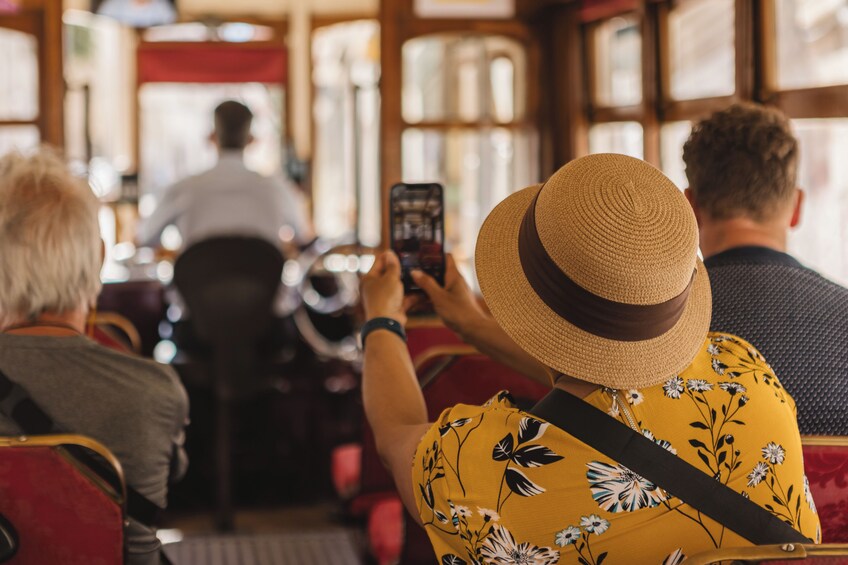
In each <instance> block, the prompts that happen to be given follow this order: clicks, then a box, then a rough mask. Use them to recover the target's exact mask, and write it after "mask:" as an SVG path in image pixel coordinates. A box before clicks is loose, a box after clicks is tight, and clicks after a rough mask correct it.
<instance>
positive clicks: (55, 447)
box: [0, 435, 124, 565]
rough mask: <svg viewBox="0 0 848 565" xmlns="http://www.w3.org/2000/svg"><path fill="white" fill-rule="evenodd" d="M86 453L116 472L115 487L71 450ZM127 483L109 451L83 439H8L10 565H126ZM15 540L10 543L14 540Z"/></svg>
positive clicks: (4, 498)
mask: <svg viewBox="0 0 848 565" xmlns="http://www.w3.org/2000/svg"><path fill="white" fill-rule="evenodd" d="M68 446H81V447H84V448H86V449H87V450H88V451H90V452H92V453H94V454H97V455H98V456H99V457H100V458H101V459H102V460H103V461H105V462H106V464H107V465H108V466H109V467H110V468H111V470H112V471H113V472H114V477H111V478H110V480H109V481H107V480H104V479H103V478H101V477H100V476H99V475H98V474H96V473H95V472H94V471H92V470H91V469H89V468H87V467H85V466H84V465H83V464H81V463H80V462H78V461H76V460H75V459H73V458H72V457H71V456H70V455H69V454H68V452H67V451H66V450H65V449H64V448H65V447H68ZM123 500H124V479H123V472H122V470H121V466H120V463H119V462H118V460H117V459H115V456H114V455H112V454H111V453H110V452H109V450H108V449H106V448H105V447H104V446H103V445H101V444H99V443H97V442H95V441H94V440H91V439H89V438H86V437H83V436H75V435H55V436H34V437H29V438H0V513H2V517H3V518H5V522H6V524H3V525H2V527H0V532H2V536H3V539H0V546H4V545H6V543H8V542H9V541H10V538H11V544H13V545H14V546H16V548H17V549H16V552H15V553H14V554H13V555H12V556H11V557H8V558H7V559H5V560H0V562H2V563H10V564H12V565H44V564H46V563H68V562H69V557H72V559H71V560H72V561H73V562H74V563H97V564H98V565H120V564H121V563H123V520H124V511H123ZM6 535H9V538H6Z"/></svg>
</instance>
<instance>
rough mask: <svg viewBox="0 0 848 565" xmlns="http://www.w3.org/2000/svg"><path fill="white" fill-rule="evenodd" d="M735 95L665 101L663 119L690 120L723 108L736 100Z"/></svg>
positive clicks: (674, 120) (673, 120) (671, 120)
mask: <svg viewBox="0 0 848 565" xmlns="http://www.w3.org/2000/svg"><path fill="white" fill-rule="evenodd" d="M736 101H737V98H736V96H735V95H731V96H718V97H716V98H699V99H697V100H674V101H668V102H666V105H665V108H663V112H662V114H663V118H664V120H665V121H669V122H676V121H680V120H692V119H696V118H699V117H702V116H705V115H707V114H710V113H712V112H715V111H717V110H723V109H724V108H726V107H727V106H728V105H730V104H732V103H733V102H736Z"/></svg>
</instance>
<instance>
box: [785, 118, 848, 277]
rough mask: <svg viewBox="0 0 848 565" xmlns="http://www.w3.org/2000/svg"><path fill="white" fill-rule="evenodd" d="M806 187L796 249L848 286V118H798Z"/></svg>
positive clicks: (793, 242) (801, 177)
mask: <svg viewBox="0 0 848 565" xmlns="http://www.w3.org/2000/svg"><path fill="white" fill-rule="evenodd" d="M793 127H794V130H795V135H796V136H797V137H798V141H799V143H800V152H801V163H800V168H799V171H798V185H799V186H800V188H802V189H803V190H804V191H805V198H804V207H803V209H802V214H801V224H800V226H799V227H798V229H796V230H795V231H793V232H791V234H790V239H789V248H790V251H791V252H792V253H793V254H794V255H795V256H796V257H797V258H798V259H799V260H800V261H801V262H803V263H804V264H806V265H807V266H809V267H812V268H813V269H815V270H817V271H819V272H820V273H822V274H823V275H825V276H827V277H829V278H831V279H833V280H835V281H837V282H840V283H841V284H843V285H848V159H846V155H848V118H840V119H820V120H795V121H794V122H793Z"/></svg>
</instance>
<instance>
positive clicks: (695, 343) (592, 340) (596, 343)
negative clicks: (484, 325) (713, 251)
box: [476, 185, 712, 390]
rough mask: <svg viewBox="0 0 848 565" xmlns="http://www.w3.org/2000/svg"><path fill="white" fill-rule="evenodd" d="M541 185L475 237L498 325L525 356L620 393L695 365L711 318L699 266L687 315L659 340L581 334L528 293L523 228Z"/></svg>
mask: <svg viewBox="0 0 848 565" xmlns="http://www.w3.org/2000/svg"><path fill="white" fill-rule="evenodd" d="M540 189H541V185H536V186H531V187H529V188H526V189H524V190H521V191H519V192H516V193H515V194H513V195H511V196H509V197H508V198H506V199H505V200H504V201H503V202H501V203H500V204H499V205H498V206H497V207H496V208H495V209H494V210H493V211H492V213H491V214H489V217H488V218H487V219H486V221H485V223H484V224H483V227H482V228H481V230H480V235H479V236H478V238H477V249H476V268H477V278H478V280H479V282H480V289H481V291H482V293H483V297H484V298H485V300H486V304H487V306H488V307H489V309H490V310H491V312H492V315H493V316H494V317H495V319H496V320H497V322H498V324H499V325H500V326H501V327H502V328H503V329H504V330H505V331H506V333H507V334H508V335H509V336H510V337H511V338H512V339H513V341H515V342H516V343H517V344H518V345H519V346H521V348H522V349H524V350H525V351H527V352H528V353H529V354H530V355H532V356H533V357H535V358H536V359H538V360H539V361H541V362H542V363H544V364H545V365H547V366H548V367H551V368H552V369H554V370H556V371H558V372H561V373H563V374H566V375H569V376H571V377H574V378H577V379H581V380H584V381H588V382H591V383H595V384H599V385H603V386H607V387H610V388H615V389H622V390H627V389H639V388H645V387H650V386H655V385H657V384H660V383H663V382H665V381H666V380H668V379H669V378H671V377H673V376H675V375H677V374H679V373H680V372H681V371H682V370H683V369H685V368H686V367H687V366H688V365H689V364H690V363H691V362H692V360H693V359H694V358H695V355H696V354H697V352H698V349H699V347H700V346H701V345H702V344H703V343H704V339H706V336H707V331H708V330H709V325H710V316H711V312H712V298H711V295H710V282H709V277H708V276H707V270H706V268H705V267H704V264H703V263H702V262H701V261H700V259H698V260H697V267H696V274H695V279H694V281H693V283H692V287H691V290H690V295H689V298H688V300H687V304H686V306H685V308H684V311H683V315H682V316H681V317H680V319H679V320H678V321H677V323H676V324H675V325H674V326H673V327H672V328H671V329H670V330H668V331H667V332H666V333H664V334H662V335H660V336H659V337H656V338H653V339H649V340H642V341H616V340H611V339H606V338H602V337H598V336H596V335H594V334H591V333H588V332H586V331H583V330H581V329H580V328H578V327H576V326H574V325H572V324H571V323H569V322H568V321H566V320H565V319H563V318H561V317H560V316H559V315H557V314H556V313H554V312H553V310H551V309H550V308H549V307H548V306H547V305H546V304H545V303H544V302H543V301H542V299H541V298H539V296H538V295H537V294H536V293H535V292H534V290H533V288H532V287H531V286H530V283H529V282H528V280H527V278H526V276H525V274H524V271H523V269H522V267H521V260H520V258H519V256H518V232H519V228H520V226H521V222H522V220H523V218H524V215H525V213H526V212H527V209H528V207H529V206H530V204H531V202H532V200H533V198H534V197H535V196H536V193H538V192H539V190H540Z"/></svg>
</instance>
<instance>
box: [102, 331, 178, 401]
mask: <svg viewBox="0 0 848 565" xmlns="http://www.w3.org/2000/svg"><path fill="white" fill-rule="evenodd" d="M88 355H89V356H91V357H94V358H95V359H97V360H99V361H102V363H103V365H106V366H109V367H113V368H119V369H120V372H121V373H123V374H124V376H125V378H127V379H130V380H135V381H138V382H141V383H143V385H144V386H143V387H142V390H143V391H144V394H145V395H147V396H148V399H150V397H161V398H168V399H172V398H175V397H179V396H182V395H183V391H184V388H183V386H182V383H181V381H180V378H179V376H178V375H177V373H176V371H175V370H174V369H173V368H172V367H170V366H169V365H164V364H162V363H159V362H158V361H155V360H153V359H149V358H146V357H140V356H137V355H134V354H129V353H122V352H120V351H117V350H114V349H111V348H108V347H105V346H103V345H100V344H98V343H94V342H90V343H89V344H88Z"/></svg>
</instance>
